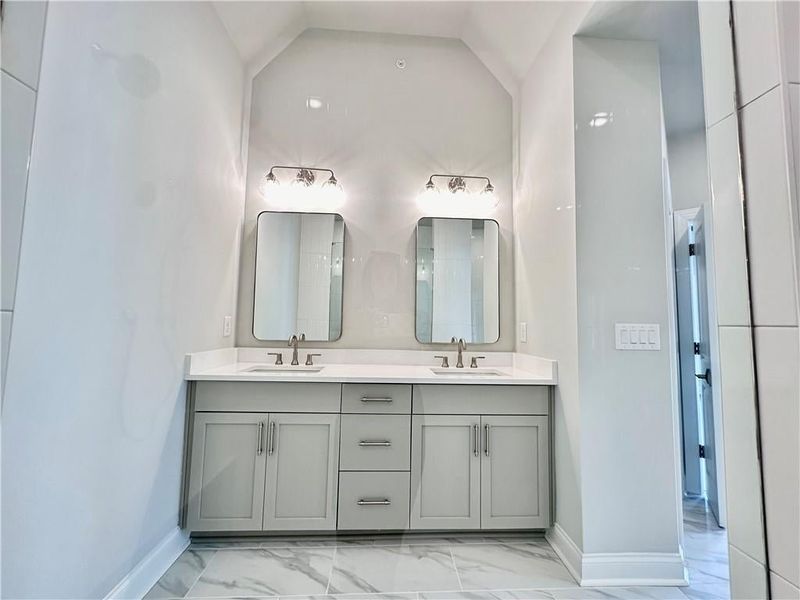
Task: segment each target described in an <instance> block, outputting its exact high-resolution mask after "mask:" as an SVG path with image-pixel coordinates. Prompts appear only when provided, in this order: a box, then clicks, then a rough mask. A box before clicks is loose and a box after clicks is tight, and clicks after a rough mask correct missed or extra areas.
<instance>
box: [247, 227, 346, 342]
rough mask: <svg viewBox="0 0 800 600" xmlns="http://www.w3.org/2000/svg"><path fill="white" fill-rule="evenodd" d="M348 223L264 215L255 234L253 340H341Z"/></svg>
mask: <svg viewBox="0 0 800 600" xmlns="http://www.w3.org/2000/svg"><path fill="white" fill-rule="evenodd" d="M343 266H344V219H342V217H341V215H337V214H332V213H290V212H262V213H261V214H260V215H258V226H257V233H256V281H255V297H254V300H253V335H254V336H255V337H256V338H257V339H259V340H264V341H277V340H287V339H288V338H290V337H291V336H292V335H295V334H297V335H298V336H299V335H300V334H303V333H304V334H305V336H306V339H307V340H309V341H325V342H329V341H332V340H337V339H339V337H341V335H342V269H343Z"/></svg>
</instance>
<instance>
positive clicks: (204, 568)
mask: <svg viewBox="0 0 800 600" xmlns="http://www.w3.org/2000/svg"><path fill="white" fill-rule="evenodd" d="M217 554H218V552H217V550H214V554H212V555H211V558H209V559H208V562H207V563H206V566H205V567H203V568H202V569H200V573H198V574H197V577H196V578H195V580H194V581H193V582H192V585H190V586H189V588H188V589H187V590H186V593H184V594H183V596H181V598H189V597H190V596H189V593H190V592H191V591H192V590H193V589H194V586H196V585H197V582H198V581H200V578H201V577H202V576H203V573H205V572H206V571H207V570H208V567H209V565H210V564H211V561H213V560H214V559H215V558H217Z"/></svg>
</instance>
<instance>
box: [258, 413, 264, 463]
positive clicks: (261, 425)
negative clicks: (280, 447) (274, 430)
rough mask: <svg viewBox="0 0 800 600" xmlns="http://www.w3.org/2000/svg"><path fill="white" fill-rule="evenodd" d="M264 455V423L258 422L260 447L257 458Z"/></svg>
mask: <svg viewBox="0 0 800 600" xmlns="http://www.w3.org/2000/svg"><path fill="white" fill-rule="evenodd" d="M262 454H264V421H259V422H258V447H257V448H256V456H261V455H262Z"/></svg>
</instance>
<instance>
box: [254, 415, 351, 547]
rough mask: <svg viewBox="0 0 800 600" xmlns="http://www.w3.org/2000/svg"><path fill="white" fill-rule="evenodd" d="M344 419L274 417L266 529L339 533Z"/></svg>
mask: <svg viewBox="0 0 800 600" xmlns="http://www.w3.org/2000/svg"><path fill="white" fill-rule="evenodd" d="M338 474H339V415H330V414H326V415H320V414H271V415H270V422H269V426H268V427H267V483H266V492H265V500H264V529H265V530H267V531H271V530H300V529H315V530H323V529H336V496H337V491H338Z"/></svg>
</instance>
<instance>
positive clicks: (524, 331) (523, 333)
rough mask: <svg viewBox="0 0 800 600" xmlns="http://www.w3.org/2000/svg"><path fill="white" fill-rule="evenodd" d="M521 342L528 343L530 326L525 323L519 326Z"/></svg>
mask: <svg viewBox="0 0 800 600" xmlns="http://www.w3.org/2000/svg"><path fill="white" fill-rule="evenodd" d="M519 341H520V342H522V343H523V344H524V343H525V342H527V341H528V324H527V323H526V322H525V321H522V322H520V324H519Z"/></svg>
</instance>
